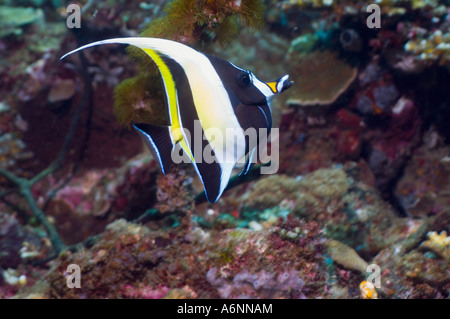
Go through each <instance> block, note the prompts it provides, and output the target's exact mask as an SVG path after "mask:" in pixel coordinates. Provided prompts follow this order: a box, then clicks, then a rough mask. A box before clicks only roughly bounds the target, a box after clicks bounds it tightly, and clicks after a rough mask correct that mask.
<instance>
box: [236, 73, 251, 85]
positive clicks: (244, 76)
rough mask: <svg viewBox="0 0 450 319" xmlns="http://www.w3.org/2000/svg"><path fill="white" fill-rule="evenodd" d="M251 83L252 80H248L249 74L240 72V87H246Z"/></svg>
mask: <svg viewBox="0 0 450 319" xmlns="http://www.w3.org/2000/svg"><path fill="white" fill-rule="evenodd" d="M251 82H252V80H251V78H250V73H248V72H242V73H241V74H239V85H240V86H241V87H247V86H249V85H250V83H251Z"/></svg>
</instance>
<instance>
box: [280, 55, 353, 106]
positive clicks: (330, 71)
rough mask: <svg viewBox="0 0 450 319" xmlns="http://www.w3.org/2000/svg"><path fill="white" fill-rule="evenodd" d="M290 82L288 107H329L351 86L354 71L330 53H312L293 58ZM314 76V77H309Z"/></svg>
mask: <svg viewBox="0 0 450 319" xmlns="http://www.w3.org/2000/svg"><path fill="white" fill-rule="evenodd" d="M292 60H293V61H294V62H292V67H293V68H292V71H291V78H292V80H293V81H294V82H295V85H296V88H297V89H296V90H295V91H293V92H292V93H291V94H290V96H289V100H288V102H287V103H288V104H290V105H296V106H314V105H329V104H332V103H333V102H335V101H336V100H337V99H338V98H339V97H340V96H341V95H342V94H343V93H344V92H345V91H346V90H347V89H348V88H349V87H350V85H351V84H352V83H353V81H354V80H355V79H356V76H357V69H356V68H354V67H352V66H350V65H348V64H347V63H346V62H344V61H342V60H341V59H339V58H338V57H337V55H336V54H335V53H333V52H331V51H314V52H312V53H310V54H308V55H298V56H294V57H293V58H292ZM311 74H314V76H313V77H311V76H310V75H311Z"/></svg>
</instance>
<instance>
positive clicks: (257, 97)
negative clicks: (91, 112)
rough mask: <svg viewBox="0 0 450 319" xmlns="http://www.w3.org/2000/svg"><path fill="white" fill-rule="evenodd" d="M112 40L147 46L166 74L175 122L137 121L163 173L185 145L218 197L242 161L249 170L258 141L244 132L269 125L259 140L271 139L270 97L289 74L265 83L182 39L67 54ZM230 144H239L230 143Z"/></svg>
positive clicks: (210, 194) (212, 198)
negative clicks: (206, 154)
mask: <svg viewBox="0 0 450 319" xmlns="http://www.w3.org/2000/svg"><path fill="white" fill-rule="evenodd" d="M110 43H121V44H129V45H133V46H136V47H138V48H140V49H142V50H143V51H144V52H145V53H147V54H148V55H149V56H150V58H152V59H153V61H154V62H155V63H156V65H157V66H158V69H159V71H160V73H161V76H162V80H163V84H164V89H165V93H166V102H167V106H168V107H167V113H168V114H167V115H168V118H169V120H170V126H167V127H166V126H159V125H153V124H148V123H136V124H134V125H133V126H134V128H135V129H136V130H137V132H138V133H139V135H140V136H141V137H142V139H143V140H144V142H145V144H146V145H147V146H148V148H149V149H150V151H151V152H152V154H153V155H154V157H155V158H156V159H157V160H158V162H159V164H160V166H161V170H162V172H163V173H164V174H165V173H167V172H168V171H169V168H170V166H171V164H172V163H173V162H174V161H173V154H174V152H175V149H176V146H177V147H178V148H180V147H181V149H182V150H183V152H184V153H185V154H186V155H187V156H188V157H189V159H190V161H191V162H192V164H193V166H194V168H195V170H196V172H197V174H198V175H199V177H200V179H201V181H202V183H203V187H204V189H205V195H206V198H207V199H208V201H209V202H211V203H214V202H216V201H217V200H218V199H219V197H220V196H221V195H222V193H223V191H224V190H225V187H226V186H227V184H228V181H229V179H230V176H231V172H232V170H233V168H234V167H235V166H236V164H237V163H238V161H239V162H241V160H242V162H243V161H244V160H245V161H246V165H245V167H244V170H243V171H242V173H244V174H246V173H247V172H248V171H249V169H250V167H251V165H252V162H253V161H252V157H253V154H254V153H255V151H256V148H257V147H258V143H256V145H253V144H255V143H252V144H251V145H250V143H249V139H248V136H246V135H245V134H244V131H245V130H247V129H248V128H254V129H256V131H257V132H260V131H261V130H259V129H266V130H265V131H264V130H262V131H264V132H265V136H259V135H258V136H257V139H258V140H259V141H260V140H263V139H267V137H268V136H269V134H270V129H271V128H272V114H271V108H270V102H271V100H272V98H273V97H274V96H275V95H277V94H279V93H281V92H283V91H284V90H286V89H288V88H290V87H291V86H292V82H290V81H288V77H289V76H288V75H284V76H282V77H280V78H279V79H278V80H276V81H274V82H267V83H266V82H262V81H261V80H259V79H258V78H257V77H256V76H255V75H253V73H251V72H250V71H247V70H244V69H241V68H239V67H237V66H235V65H234V64H232V63H231V62H228V61H225V60H223V59H220V58H217V57H214V56H211V55H208V54H204V53H201V52H198V51H196V50H194V49H192V48H190V47H188V46H186V45H184V44H181V43H178V42H174V41H170V40H165V39H157V38H143V37H142V38H118V39H108V40H104V41H98V42H94V43H91V44H88V45H85V46H82V47H80V48H78V49H76V50H74V51H72V52H69V53H67V54H66V55H64V56H63V57H62V58H61V59H63V58H65V57H66V56H68V55H70V54H72V53H74V52H77V51H80V50H83V49H86V48H89V47H92V46H96V45H101V44H110ZM196 123H200V132H201V137H202V138H201V139H196V138H195V136H194V138H189V137H188V136H187V134H188V133H189V134H194V132H195V131H196V127H195V125H196ZM227 129H232V130H233V132H234V133H235V134H229V133H227ZM197 130H198V129H197ZM211 132H213V133H211ZM214 132H215V133H214ZM217 132H219V133H221V134H222V138H218V137H217V136H219V134H217ZM230 135H231V136H230ZM223 137H224V138H223ZM229 145H232V146H233V147H226V146H229ZM207 148H209V150H210V154H211V156H212V157H213V158H214V159H215V160H214V161H205V160H202V155H203V151H204V150H206V149H207ZM197 149H199V150H200V152H197V151H196V150H197Z"/></svg>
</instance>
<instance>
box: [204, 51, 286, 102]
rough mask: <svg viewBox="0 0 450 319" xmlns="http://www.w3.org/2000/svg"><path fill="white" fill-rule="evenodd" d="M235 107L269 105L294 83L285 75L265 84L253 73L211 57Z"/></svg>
mask: <svg viewBox="0 0 450 319" xmlns="http://www.w3.org/2000/svg"><path fill="white" fill-rule="evenodd" d="M207 56H208V58H209V59H210V61H211V63H212V64H213V66H214V68H215V70H216V71H217V74H218V75H219V77H220V79H221V81H222V84H223V86H224V87H225V89H226V90H227V92H228V95H229V96H230V99H231V102H232V104H233V106H234V107H236V106H237V105H239V104H246V105H261V104H267V103H268V102H270V100H271V99H272V98H273V97H274V96H275V95H277V94H279V93H281V92H283V91H284V90H287V89H288V88H290V87H291V86H292V84H293V82H291V81H289V80H288V78H289V76H288V75H283V76H282V77H280V78H279V79H277V80H276V81H273V82H263V81H261V80H259V79H258V78H257V77H256V76H255V75H254V74H253V73H252V72H250V71H248V70H245V69H242V68H240V67H237V66H235V65H234V64H233V63H231V62H228V61H226V60H223V59H220V58H217V57H214V56H209V55H207Z"/></svg>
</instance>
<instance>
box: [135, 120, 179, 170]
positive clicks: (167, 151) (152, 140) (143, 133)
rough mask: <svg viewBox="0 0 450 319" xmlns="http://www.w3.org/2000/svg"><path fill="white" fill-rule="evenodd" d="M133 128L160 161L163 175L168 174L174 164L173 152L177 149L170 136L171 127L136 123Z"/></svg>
mask: <svg viewBox="0 0 450 319" xmlns="http://www.w3.org/2000/svg"><path fill="white" fill-rule="evenodd" d="M133 127H134V128H135V129H136V131H137V132H138V133H139V135H140V137H141V138H142V140H143V141H144V143H145V145H147V147H148V149H149V150H150V152H151V153H152V155H153V157H154V158H155V159H157V160H158V163H159V165H160V167H161V170H162V172H163V174H166V173H168V172H169V170H170V166H171V164H172V150H173V148H174V147H175V143H174V142H173V141H172V137H171V135H170V127H169V126H162V125H155V124H144V123H136V124H134V125H133Z"/></svg>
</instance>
